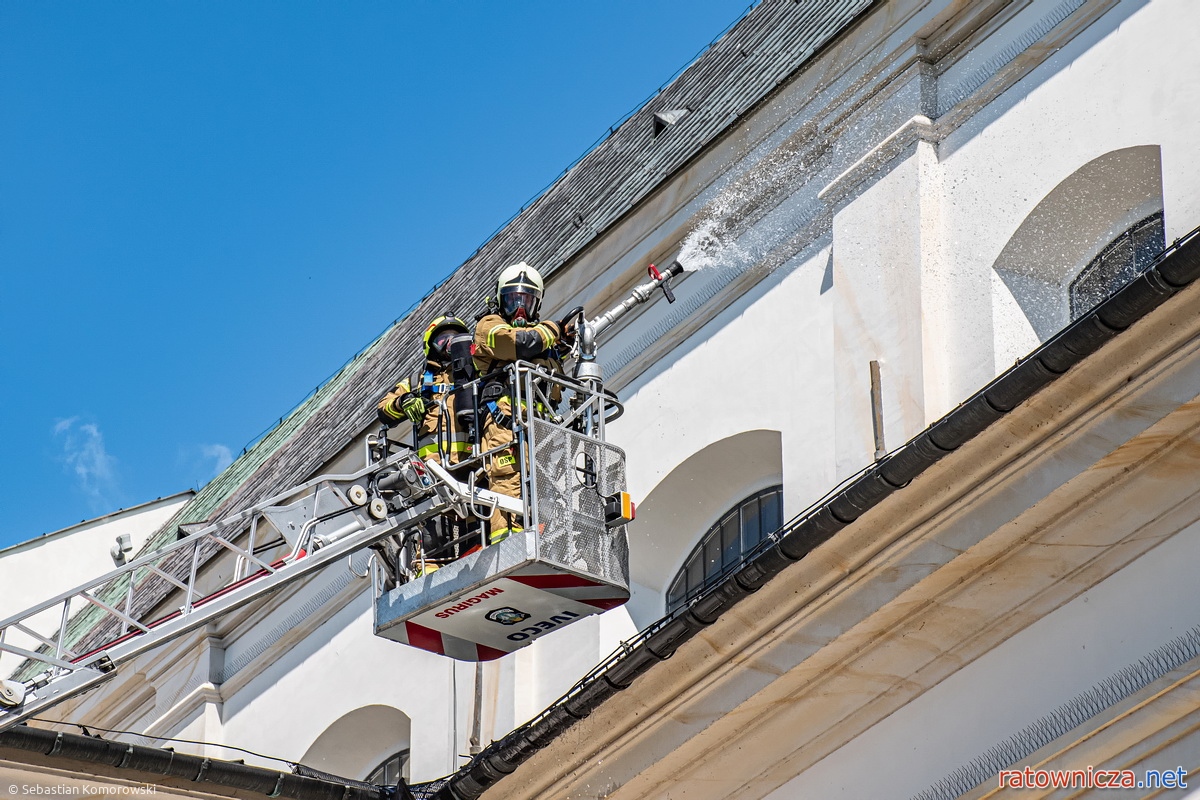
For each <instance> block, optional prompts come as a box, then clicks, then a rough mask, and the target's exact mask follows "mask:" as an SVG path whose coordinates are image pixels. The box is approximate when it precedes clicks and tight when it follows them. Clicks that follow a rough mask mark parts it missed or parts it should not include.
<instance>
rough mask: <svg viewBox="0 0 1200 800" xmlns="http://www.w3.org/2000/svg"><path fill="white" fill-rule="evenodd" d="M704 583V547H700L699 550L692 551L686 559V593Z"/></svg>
mask: <svg viewBox="0 0 1200 800" xmlns="http://www.w3.org/2000/svg"><path fill="white" fill-rule="evenodd" d="M703 584H704V548H703V545H701V547H700V551H699V552H697V553H693V554H692V556H691V557H690V558H689V559H688V565H687V593H688V594H689V595H690V594H691V593H692V592H694V591H696V590H697V589H699V588H700V587H701V586H702V585H703Z"/></svg>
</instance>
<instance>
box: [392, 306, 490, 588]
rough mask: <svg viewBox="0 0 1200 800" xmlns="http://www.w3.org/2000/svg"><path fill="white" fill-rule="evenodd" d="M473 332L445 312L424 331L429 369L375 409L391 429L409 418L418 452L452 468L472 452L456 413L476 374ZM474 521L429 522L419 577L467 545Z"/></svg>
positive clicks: (454, 518) (466, 429) (441, 519)
mask: <svg viewBox="0 0 1200 800" xmlns="http://www.w3.org/2000/svg"><path fill="white" fill-rule="evenodd" d="M470 341H471V335H470V332H469V328H468V327H467V323H465V322H463V321H462V320H461V319H459V318H458V317H456V316H454V315H453V314H451V313H446V314H444V315H442V316H440V317H438V318H437V319H435V320H433V322H431V323H429V326H428V327H427V328H426V329H425V334H424V336H423V342H422V343H423V345H424V350H425V369H424V370H423V371H422V372H421V373H419V374H417V375H414V376H413V377H411V378H405V379H404V380H402V381H400V383H398V384H396V388H394V389H393V390H392V391H390V392H388V393H387V394H386V395H385V396H384V397H383V399H382V400H380V401H379V404H378V406H377V407H376V413H377V415H378V417H379V421H380V422H382V423H383V424H384V425H386V426H388V427H392V426H394V425H397V424H399V423H400V421H401V420H404V419H407V420H408V421H409V422H411V423H412V426H413V431H414V432H415V435H416V447H417V455H418V456H420V457H421V458H424V459H427V460H430V461H436V462H437V463H439V464H441V465H443V466H445V467H447V468H452V467H453V466H454V465H455V464H457V463H459V462H460V461H464V460H465V459H467V458H469V457H470V455H471V438H470V432H469V424H468V423H467V421H466V420H464V419H463V418H462V417H460V416H459V415H457V414H456V413H455V412H456V402H455V400H456V395H455V392H454V390H455V389H456V388H457V387H458V386H460V385H462V384H463V383H465V382H467V381H469V380H470V379H471V378H472V377H473V375H471V374H470V370H471V368H472V365H471V359H470ZM469 526H470V521H469V520H463V519H461V518H459V517H458V516H457V515H451V514H446V515H443V516H441V517H434V518H431V519H429V520H427V521H426V523H425V525H424V530H423V531H422V534H421V537H420V544H421V553H422V554H423V556H424V558H422V559H421V562H422V564H423V568H422V569H421V570H418V573H417V575H418V577H419V576H420V575H421V574H426V573H428V572H432V571H433V570H435V569H437V564H438V563H439V562H445V561H449V560H453V559H454V558H455V556H456V555H457V554H458V553H457V551H465V550H466V549H467V546H468V545H467V541H466V538H465V537H467V535H468V533H469Z"/></svg>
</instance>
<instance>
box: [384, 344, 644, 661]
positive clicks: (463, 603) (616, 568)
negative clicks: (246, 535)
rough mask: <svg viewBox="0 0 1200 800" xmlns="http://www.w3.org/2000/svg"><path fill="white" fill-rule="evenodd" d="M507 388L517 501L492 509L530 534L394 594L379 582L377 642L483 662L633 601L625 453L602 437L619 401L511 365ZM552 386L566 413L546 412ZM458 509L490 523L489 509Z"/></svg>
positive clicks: (503, 499) (486, 506)
mask: <svg viewBox="0 0 1200 800" xmlns="http://www.w3.org/2000/svg"><path fill="white" fill-rule="evenodd" d="M510 385H511V387H512V396H513V399H514V402H513V408H514V409H516V410H518V411H517V412H516V413H514V415H513V417H514V424H513V431H514V438H515V441H516V450H517V452H518V454H519V455H518V461H519V465H520V473H521V482H522V486H523V491H522V498H521V500H514V499H511V498H506V497H499V496H497V497H493V498H492V499H491V501H490V502H494V503H498V504H500V505H502V507H504V508H506V509H508V510H510V511H517V512H519V513H520V514H521V516H522V518H523V519H524V520H525V524H524V530H522V531H519V532H517V533H513V534H511V535H509V536H508V538H506V539H504V540H503V541H501V542H499V543H497V544H493V545H490V546H488V547H485V548H483V549H481V550H478V551H476V552H473V553H470V554H468V555H466V556H464V557H462V558H460V559H458V560H456V561H453V562H451V563H449V564H446V565H444V566H441V568H440V569H437V570H436V571H433V572H431V573H429V574H426V575H424V576H423V577H420V578H417V579H415V580H412V581H410V582H408V583H404V584H402V585H400V586H397V587H395V588H392V589H390V590H386V591H385V590H384V588H383V586H382V581H378V580H377V581H376V586H377V596H376V599H375V632H376V633H377V634H378V635H380V636H383V637H386V638H388V639H393V640H395V641H399V642H404V643H405V644H409V645H413V646H414V647H420V648H423V649H426V650H431V651H433V652H436V653H440V654H443V655H448V656H451V657H453V658H457V659H461V660H467V661H486V660H489V659H493V658H498V657H500V656H502V655H505V654H506V653H510V652H512V651H513V650H516V649H519V648H521V647H524V646H526V645H528V644H530V643H532V642H533V641H535V640H536V639H538V638H540V637H542V636H543V635H545V634H546V633H549V632H550V631H553V630H556V629H558V628H561V627H563V626H564V625H568V624H570V623H572V622H574V621H576V620H578V619H581V618H582V617H586V616H589V615H591V614H598V613H601V612H603V611H606V610H607V609H610V608H613V607H615V606H619V605H621V604H622V603H624V602H625V601H626V600H628V599H629V544H628V541H627V539H626V533H625V523H626V522H628V521H629V519H630V518H631V517H632V507H631V504H630V503H629V500H628V494H627V492H626V491H625V489H626V486H625V454H624V452H623V451H622V450H621V449H620V448H618V447H615V446H614V445H611V444H608V443H606V442H605V441H604V438H603V437H604V425H605V423H606V422H608V421H611V420H612V419H615V418H616V417H617V416H619V414H620V412H621V407H620V404H619V403H617V402H616V400H615V399H614V398H613V397H612V396H611V395H608V394H606V393H604V392H603V391H596V390H595V389H593V388H592V387H590V386H589V385H587V384H585V383H582V382H578V381H574V380H569V379H565V378H563V377H561V376H555V375H551V374H550V373H548V372H545V371H543V370H541V369H539V368H537V367H534V366H533V365H529V364H523V363H518V364H517V365H516V366H515V368H514V374H513V376H512V378H511V379H510ZM556 388H557V390H558V391H560V392H562V393H563V395H564V396H569V398H570V402H569V403H568V405H569V407H570V410H569V411H568V412H567V413H564V414H562V415H561V416H560V415H557V414H550V415H547V412H546V411H544V410H543V411H540V412H539V411H538V409H547V408H549V407H550V405H551V404H550V402H549V396H550V395H551V394H552V393H553V392H554V390H555V389H556ZM490 455H494V454H486V453H485V454H482V455H481V456H479V457H478V458H477V459H476V461H478V460H481V459H486V458H488V457H490ZM469 467H470V464H469V463H468V468H469ZM430 468H431V469H432V470H434V471H436V472H439V473H443V471H442V470H441V469H440V467H439V466H438V465H437V464H432V465H430ZM448 478H449V476H448V475H445V474H444V473H443V479H448ZM481 505H482V506H483V507H482V508H481V507H480V506H481ZM459 511H460V513H463V514H464V516H466V515H468V514H470V513H471V512H472V511H473V513H474V515H475V516H477V517H482V518H484V519H486V518H487V517H488V516H489V515H490V511H491V509H490V503H488V504H476V505H475V508H474V509H459Z"/></svg>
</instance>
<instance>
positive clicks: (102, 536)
mask: <svg viewBox="0 0 1200 800" xmlns="http://www.w3.org/2000/svg"><path fill="white" fill-rule="evenodd" d="M192 495H193V492H191V491H187V492H181V493H180V494H176V495H171V496H170V497H164V498H160V499H158V500H152V501H150V502H149V503H143V504H141V505H138V506H135V507H133V508H130V509H126V510H122V511H117V512H114V513H112V514H107V515H105V516H103V517H99V518H98V519H94V520H87V521H84V522H81V523H79V524H78V525H73V526H71V527H69V528H64V529H63V530H60V531H55V532H53V533H47V534H44V535H43V536H39V537H38V538H36V539H31V540H29V541H27V542H22V543H20V544H16V545H13V546H12V547H8V548H5V549H4V550H2V551H0V619H4V618H5V617H8V616H10V615H12V614H17V613H19V612H21V611H24V610H25V609H27V608H31V607H33V606H35V605H37V604H38V603H40V602H41V601H43V600H49V599H50V598H52V597H54V596H55V595H57V594H60V593H62V592H65V591H67V590H68V589H71V588H73V587H75V586H77V585H79V584H81V583H83V582H85V581H88V580H91V579H94V578H97V577H99V576H101V575H103V574H105V573H106V572H109V571H111V570H113V569H115V568H116V566H115V565H114V564H113V560H112V556H111V554H110V552H109V551H110V549H111V548H112V546H113V545H114V544H115V543H116V539H117V537H118V536H121V535H124V534H128V535H129V537H130V541H131V543H132V544H133V554H136V553H137V552H138V551H139V550H140V549H141V547H142V545H144V544H145V543H146V540H147V539H148V538H149V537H150V535H151V534H153V533H154V532H155V531H157V530H158V529H159V528H160V527H162V525H163V524H164V523H166V522H167V520H169V519H170V518H171V517H172V516H174V514H175V513H176V512H177V511H178V510H179V509H180V508H182V507H183V504H184V503H186V502H187V501H188V500H189V499H191V497H192ZM131 557H132V555H131ZM47 613H48V614H49V616H42V617H38V618H36V620H37V622H45V623H46V624H45V625H43V626H39V629H40V628H43V627H44V628H46V629H50V630H53V629H54V628H55V627H57V616H58V612H56V611H55V612H47ZM7 641H8V642H9V643H10V644H13V645H16V646H18V647H27V648H28V647H30V646H31V645H35V644H36V642H35V640H33V639H31V638H30V637H27V636H22V634H21V633H20V632H18V631H11V632H9V636H8V638H7ZM18 663H19V659H18V658H17V656H14V655H11V654H8V653H2V654H0V675H8V674H9V673H10V672H11V671H12V670H13V669H15V668H16V666H17V664H18Z"/></svg>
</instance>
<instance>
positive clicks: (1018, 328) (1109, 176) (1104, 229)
mask: <svg viewBox="0 0 1200 800" xmlns="http://www.w3.org/2000/svg"><path fill="white" fill-rule="evenodd" d="M1162 209H1163V197H1162V154H1161V150H1160V148H1159V147H1158V145H1140V146H1137V147H1126V148H1124V149H1121V150H1113V151H1111V152H1108V153H1105V154H1104V155H1102V156H1100V157H1099V158H1095V159H1093V160H1091V161H1089V162H1088V163H1086V164H1084V165H1083V166H1082V167H1080V168H1079V169H1077V170H1076V171H1075V172H1073V173H1072V174H1071V175H1070V176H1068V177H1067V178H1066V179H1065V180H1063V181H1062V182H1060V183H1059V184H1058V185H1057V186H1055V187H1054V188H1053V189H1052V190H1051V191H1050V192H1049V193H1048V194H1047V195H1046V196H1045V197H1044V198H1042V200H1041V202H1039V203H1038V204H1037V205H1036V206H1035V207H1034V209H1033V210H1032V211H1031V212H1029V215H1028V216H1026V217H1025V219H1024V220H1023V221H1022V222H1021V224H1020V226H1018V228H1017V230H1016V231H1015V232H1014V233H1013V235H1012V237H1011V238H1010V239H1009V240H1008V243H1007V244H1006V245H1005V246H1004V249H1003V250H1002V251H1001V253H1000V256H999V258H997V259H996V262H995V264H994V265H993V268H994V269H995V274H996V276H997V278H998V279H999V284H998V285H997V287H996V288H997V297H996V302H995V306H996V312H997V314H996V316H997V323H998V324H997V335H998V336H1002V335H1005V333H1006V334H1007V336H1008V337H1010V338H1013V339H1015V340H1016V341H1015V342H1014V344H1013V346H1012V347H1009V348H1005V347H1003V346H999V347H998V351H1001V352H1004V353H1005V354H1006V355H1009V356H1011V355H1012V353H1009V352H1007V351H1008V350H1012V351H1014V352H1015V353H1016V354H1017V355H1023V354H1024V353H1025V352H1028V350H1030V349H1032V347H1034V346H1036V345H1037V344H1038V343H1039V342H1044V341H1045V340H1046V339H1048V338H1050V336H1052V335H1053V334H1055V333H1057V332H1058V331H1059V330H1061V329H1062V328H1063V327H1065V326H1066V325H1067V323H1069V322H1070V321H1071V317H1070V301H1069V297H1068V287H1069V285H1070V283H1071V281H1072V279H1073V278H1074V277H1075V276H1076V275H1078V274H1079V271H1080V270H1081V269H1083V268H1084V267H1085V266H1086V265H1087V264H1088V262H1089V261H1091V260H1092V259H1093V258H1094V257H1095V256H1096V255H1097V254H1098V253H1100V251H1101V250H1103V249H1104V248H1105V247H1106V246H1107V245H1108V244H1109V243H1110V242H1112V241H1113V239H1114V238H1116V237H1117V236H1119V235H1120V234H1121V233H1123V232H1124V231H1126V230H1128V229H1129V228H1130V226H1132V225H1133V224H1135V223H1137V222H1139V221H1140V220H1143V219H1145V218H1147V217H1149V216H1151V215H1153V214H1155V213H1161V212H1162ZM1005 329H1007V330H1005ZM998 344H1001V343H998ZM1005 360H1007V359H1003V358H1002V359H1001V363H1004V361H1005Z"/></svg>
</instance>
